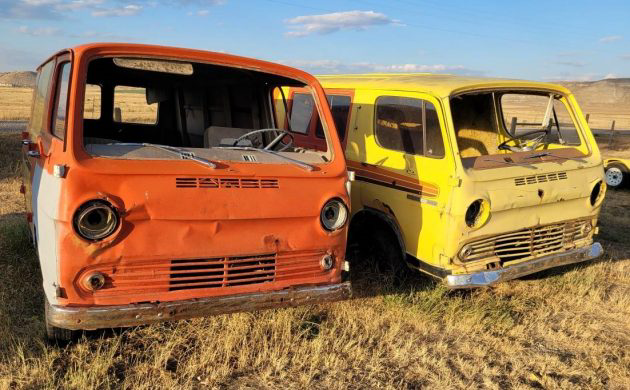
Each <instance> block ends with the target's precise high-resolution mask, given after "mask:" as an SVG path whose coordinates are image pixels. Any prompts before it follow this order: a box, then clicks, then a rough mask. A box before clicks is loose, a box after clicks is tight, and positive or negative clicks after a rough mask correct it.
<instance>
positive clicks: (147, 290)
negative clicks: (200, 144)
mask: <svg viewBox="0 0 630 390" xmlns="http://www.w3.org/2000/svg"><path fill="white" fill-rule="evenodd" d="M103 56H107V57H111V56H127V57H129V56H137V57H151V58H153V57H157V58H164V59H176V60H184V61H194V62H204V63H211V64H217V65H223V66H228V67H238V68H246V69H250V70H258V71H262V72H265V73H271V74H276V75H281V76H284V77H288V78H292V79H296V80H299V81H301V82H304V83H305V84H306V85H308V86H309V87H310V88H311V89H312V90H313V91H314V96H316V104H317V105H318V108H319V111H320V113H321V114H322V115H323V119H322V120H323V121H325V123H326V126H325V127H326V128H327V129H328V139H329V149H330V150H331V151H332V156H333V157H332V159H331V161H328V162H325V163H322V164H316V165H314V167H315V169H314V170H313V171H312V172H309V171H305V170H304V169H301V168H299V167H296V166H295V165H292V164H269V163H258V164H250V163H245V162H243V163H241V162H237V161H221V162H220V165H219V166H218V168H217V169H208V168H207V167H203V166H200V165H199V164H196V163H195V162H193V161H187V160H124V159H108V158H99V157H93V156H90V155H89V154H88V153H87V152H86V151H85V149H84V147H83V117H82V106H83V101H84V86H85V83H86V75H87V66H88V63H89V61H90V60H93V59H95V58H100V57H103ZM61 57H65V58H68V57H71V58H72V71H71V78H70V80H71V81H70V89H69V98H68V112H67V122H66V129H67V130H66V137H65V141H62V140H60V139H58V138H55V137H54V136H52V135H51V134H50V131H44V132H42V133H41V135H40V136H38V137H37V138H36V139H32V141H33V142H35V143H37V144H38V145H39V146H37V147H35V146H31V148H36V149H38V150H40V151H41V153H42V157H41V158H30V157H25V158H26V159H28V161H30V162H31V164H32V166H31V177H30V179H31V180H32V172H33V168H34V167H35V164H37V165H39V166H40V167H41V168H42V170H43V171H45V172H47V173H48V174H49V175H52V174H53V166H54V165H55V164H58V165H63V166H65V167H66V172H67V173H66V175H65V177H64V178H63V179H61V183H62V184H61V196H60V202H59V205H58V213H57V216H56V219H55V221H54V223H55V234H56V237H54V240H55V241H56V245H57V248H58V252H57V253H56V257H57V264H58V273H57V275H58V280H57V284H58V285H57V291H60V293H58V294H57V297H56V304H57V305H59V306H64V307H76V306H80V307H92V306H100V305H128V304H134V303H141V302H168V301H179V300H186V299H194V298H207V297H213V296H217V297H218V296H227V295H236V294H244V293H252V292H265V291H277V290H282V289H286V288H290V287H294V286H304V285H330V284H335V283H340V282H341V269H342V263H343V261H344V253H345V244H346V227H343V228H342V229H340V230H337V231H334V232H328V231H326V230H324V229H323V228H322V226H321V223H320V211H321V209H322V206H323V205H324V204H325V203H326V202H327V201H328V200H330V199H332V198H339V199H341V200H343V202H344V203H345V204H346V205H348V204H349V198H348V194H347V192H346V189H345V188H346V187H345V183H346V180H347V173H346V165H345V159H344V153H343V150H342V146H341V143H340V140H339V139H338V136H337V132H336V131H335V130H334V122H333V119H332V116H331V114H330V111H329V108H328V104H327V101H326V96H325V94H324V91H323V89H322V88H321V86H320V85H319V83H318V82H317V81H316V79H315V78H314V77H313V76H311V75H309V74H307V73H305V72H302V71H300V70H297V69H293V68H290V67H286V66H283V65H279V64H273V63H269V62H264V61H259V60H254V59H248V58H243V57H238V56H232V55H228V54H222V53H213V52H206V51H199V50H190V49H181V48H170V47H159V46H149V45H132V44H90V45H84V46H78V47H75V48H72V49H68V50H64V51H61V52H59V53H57V54H56V55H55V56H53V57H51V58H52V59H55V58H61ZM55 74H56V73H55ZM52 79H53V81H52V83H54V80H55V79H56V77H53V78H52ZM46 104H47V106H46V112H47V113H48V114H47V115H46V118H48V119H47V122H46V123H45V125H44V128H45V129H50V128H51V124H50V117H51V115H52V104H50V102H47V103H46ZM25 148H27V147H26V146H25ZM25 152H26V149H25ZM182 177H183V178H196V179H203V178H216V179H222V178H237V179H239V178H249V179H252V178H257V179H276V180H278V188H256V189H250V188H211V189H210V188H180V187H176V185H175V184H176V178H182ZM30 189H31V188H30V186H29V188H28V190H29V191H30ZM39 190H40V196H45V195H46V189H45V188H40V189H39ZM29 191H27V192H29ZM92 199H106V200H108V201H109V202H110V203H111V204H112V205H114V206H115V208H116V209H117V210H118V212H119V214H120V219H121V223H120V225H119V226H118V228H117V230H116V232H115V233H114V234H113V235H112V236H110V237H108V238H106V239H104V240H103V241H100V242H89V241H86V240H84V239H83V238H81V237H79V236H78V235H77V233H76V232H75V230H74V227H73V215H74V213H75V212H76V210H77V208H78V207H79V206H80V205H82V204H83V203H84V202H86V201H88V200H92ZM39 239H40V241H41V240H42V237H39ZM48 239H53V238H51V237H48ZM326 254H330V255H333V256H334V258H335V262H334V266H333V268H332V269H330V270H323V269H322V268H321V267H320V260H321V258H322V256H325V255H326ZM265 256H267V257H268V256H271V257H273V258H274V259H275V260H274V261H275V266H274V267H275V271H274V272H275V276H274V277H273V279H272V280H269V281H268V282H266V283H259V284H245V285H238V284H237V283H235V284H236V285H226V284H225V283H223V284H222V285H221V286H217V287H214V288H189V289H187V288H182V289H173V288H172V285H170V287H169V282H168V280H169V274H170V273H172V272H173V269H174V268H175V266H174V265H173V263H172V261H173V260H177V261H181V262H182V263H185V264H189V263H190V264H193V265H192V266H194V264H196V263H202V264H207V259H213V260H212V261H216V262H217V264H219V263H220V264H223V265H224V268H225V269H226V270H227V269H228V268H229V267H230V264H238V262H239V261H246V260H247V259H248V258H253V259H255V261H259V260H258V259H263V260H264V259H265ZM263 260H260V261H263ZM92 271H100V272H103V273H104V274H105V275H106V284H105V287H104V288H103V289H100V290H97V291H90V290H89V289H87V288H85V285H84V283H83V280H82V278H84V277H85V275H86V274H87V273H88V272H92ZM193 271H194V270H192V271H191V270H190V269H188V270H183V271H181V274H182V275H185V274H186V273H188V274H189V275H192V276H190V277H189V278H191V279H189V280H188V279H183V281H182V286H190V287H196V286H195V285H194V283H195V279H194V278H195V277H198V276H194V274H195V272H193ZM226 272H227V271H226ZM252 277H256V274H254V275H253V276H252Z"/></svg>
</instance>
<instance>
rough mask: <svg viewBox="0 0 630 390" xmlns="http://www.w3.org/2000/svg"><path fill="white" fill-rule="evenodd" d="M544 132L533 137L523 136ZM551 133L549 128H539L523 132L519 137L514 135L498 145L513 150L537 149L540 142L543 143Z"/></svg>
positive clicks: (502, 148) (503, 148)
mask: <svg viewBox="0 0 630 390" xmlns="http://www.w3.org/2000/svg"><path fill="white" fill-rule="evenodd" d="M538 133H542V134H540V135H539V136H537V137H534V138H532V139H522V137H527V136H528V135H533V134H538ZM548 134H549V130H548V129H538V130H532V131H528V132H526V133H523V134H521V135H520V136H519V137H512V138H510V139H508V140H505V141H503V142H501V143H500V144H499V146H497V149H499V150H510V151H512V152H529V151H531V150H536V149H537V148H538V146H540V144H542V142H543V140H544V139H545V138H546V137H547V135H548ZM509 142H514V143H516V145H514V146H513V145H508V143H509Z"/></svg>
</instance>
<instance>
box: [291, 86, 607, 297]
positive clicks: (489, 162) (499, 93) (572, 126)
mask: <svg viewBox="0 0 630 390" xmlns="http://www.w3.org/2000/svg"><path fill="white" fill-rule="evenodd" d="M319 80H320V82H321V83H322V85H323V86H324V88H325V90H326V93H327V96H328V101H329V104H330V105H331V111H332V113H333V117H334V119H335V124H336V126H337V131H338V132H339V135H340V139H342V141H343V142H344V145H345V153H346V159H347V164H348V169H349V170H351V171H353V172H354V178H355V180H354V181H353V182H352V188H351V196H352V220H351V225H350V236H351V237H357V236H360V237H361V238H362V239H361V240H360V242H363V243H368V245H370V246H371V247H370V251H372V253H374V251H376V252H377V253H378V254H379V255H380V256H381V257H385V258H387V259H388V261H396V260H397V259H405V260H406V261H407V262H408V264H409V265H410V266H412V267H413V268H415V269H418V270H420V271H422V272H425V273H428V274H430V275H433V276H435V277H437V278H440V279H442V280H444V282H445V283H446V284H447V285H448V286H449V287H452V288H468V287H478V286H487V285H493V284H496V283H498V282H501V281H505V280H510V279H514V278H517V277H520V276H524V275H527V274H531V273H534V272H537V271H541V270H544V269H548V268H552V267H556V266H560V265H565V264H571V263H577V262H581V261H586V260H589V259H593V258H596V257H598V256H599V255H600V254H601V253H602V247H601V245H600V244H599V243H597V242H594V241H593V236H594V235H595V234H596V232H597V218H598V215H599V211H600V207H601V204H602V201H603V199H604V195H605V191H606V183H605V181H604V169H603V163H602V158H601V155H600V152H599V149H598V147H597V144H596V143H595V140H594V138H593V135H592V133H591V131H590V129H589V127H588V124H587V123H586V121H585V120H584V117H583V114H582V112H581V110H580V108H579V106H578V104H577V102H576V100H575V98H574V96H573V95H572V94H571V92H570V91H569V90H567V89H566V88H564V87H561V86H558V85H553V84H548V83H538V82H528V81H517V80H503V79H487V78H471V77H462V76H451V75H427V74H368V75H334V76H321V77H319ZM288 92H289V93H288V96H287V98H288V101H289V104H288V105H286V107H288V111H289V119H290V122H291V123H306V124H308V125H307V126H304V129H303V134H302V135H303V136H304V137H306V138H308V137H311V138H312V139H313V140H314V141H316V139H317V137H318V127H319V125H318V124H317V123H313V122H316V120H315V119H314V116H313V115H311V114H310V111H309V110H308V109H304V107H303V106H302V105H299V104H296V102H297V101H298V100H299V98H300V97H301V96H300V94H301V92H300V90H290V91H288ZM296 108H298V109H296ZM287 122H289V121H287ZM294 130H295V129H294Z"/></svg>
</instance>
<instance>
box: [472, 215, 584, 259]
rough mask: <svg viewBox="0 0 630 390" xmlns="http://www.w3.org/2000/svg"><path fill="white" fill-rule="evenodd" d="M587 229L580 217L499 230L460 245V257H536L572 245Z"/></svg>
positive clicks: (582, 238)
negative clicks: (544, 224)
mask: <svg viewBox="0 0 630 390" xmlns="http://www.w3.org/2000/svg"><path fill="white" fill-rule="evenodd" d="M591 230H592V229H591V222H590V221H587V220H580V221H570V222H565V223H559V224H552V225H546V226H537V227H534V228H529V229H523V230H519V231H516V232H512V233H506V234H500V235H497V236H492V237H488V238H484V239H481V240H478V241H474V242H472V243H469V244H466V245H464V247H463V249H462V250H461V251H460V259H461V260H462V261H475V260H483V259H490V258H494V259H497V258H498V260H501V261H504V262H509V261H513V260H521V259H526V258H537V257H541V256H544V255H548V254H552V253H557V252H562V251H564V250H567V249H571V248H573V247H575V246H576V243H577V242H579V241H581V240H584V239H587V238H588V237H589V233H590V231H591Z"/></svg>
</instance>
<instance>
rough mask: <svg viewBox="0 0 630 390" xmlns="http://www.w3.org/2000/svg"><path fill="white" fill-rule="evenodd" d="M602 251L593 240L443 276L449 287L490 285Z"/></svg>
mask: <svg viewBox="0 0 630 390" xmlns="http://www.w3.org/2000/svg"><path fill="white" fill-rule="evenodd" d="M602 253H603V249H602V246H601V244H600V243H598V242H595V243H593V244H592V245H590V246H587V247H584V248H579V249H573V250H570V251H567V252H563V253H557V254H554V255H549V256H545V257H540V258H538V259H534V260H530V261H526V262H524V263H520V264H515V265H512V266H509V267H506V268H502V269H498V270H493V271H481V272H475V273H471V274H459V275H448V276H447V277H446V278H445V282H446V285H447V286H448V287H450V288H474V287H482V286H491V285H493V284H496V283H500V282H504V281H506V280H511V279H515V278H519V277H521V276H525V275H529V274H533V273H535V272H539V271H543V270H546V269H549V268H553V267H558V266H561V265H567V264H574V263H579V262H582V261H586V260H591V259H594V258H596V257H599V256H600V255H601V254H602Z"/></svg>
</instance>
